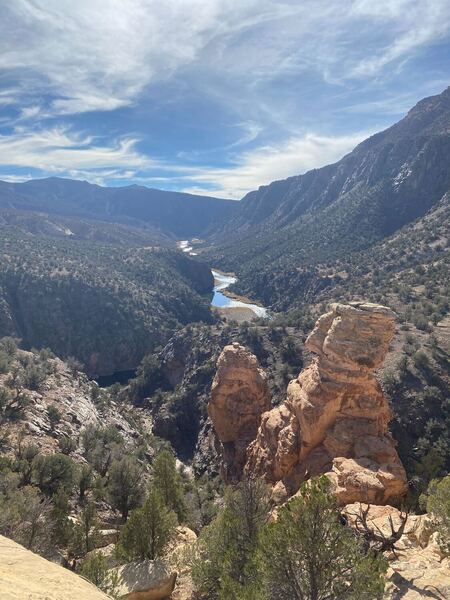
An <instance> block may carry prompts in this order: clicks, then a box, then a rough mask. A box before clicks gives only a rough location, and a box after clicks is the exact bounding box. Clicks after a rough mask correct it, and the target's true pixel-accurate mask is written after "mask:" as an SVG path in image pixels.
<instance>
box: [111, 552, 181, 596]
mask: <svg viewBox="0 0 450 600" xmlns="http://www.w3.org/2000/svg"><path fill="white" fill-rule="evenodd" d="M112 571H114V572H115V573H117V575H118V576H119V585H118V586H117V595H118V597H119V598H121V599H123V600H163V599H164V598H168V597H169V596H170V595H171V594H172V592H173V590H174V588H175V582H176V580H177V574H176V573H175V572H171V571H170V569H169V568H168V567H167V565H166V564H165V563H164V562H163V561H161V560H144V561H135V562H131V563H127V564H126V565H122V566H120V567H116V568H115V569H112Z"/></svg>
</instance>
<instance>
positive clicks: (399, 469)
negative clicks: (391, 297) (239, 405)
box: [246, 303, 406, 504]
mask: <svg viewBox="0 0 450 600" xmlns="http://www.w3.org/2000/svg"><path fill="white" fill-rule="evenodd" d="M394 331H395V315H394V313H393V312H392V311H391V310H390V309H388V308H386V307H384V306H380V305H375V304H365V303H352V304H349V305H343V304H333V305H332V307H331V311H330V312H328V313H327V314H325V315H322V317H320V318H319V320H318V321H317V323H316V326H315V328H314V330H313V331H312V333H311V334H310V336H309V337H308V339H307V340H306V347H307V348H308V349H309V350H311V351H312V352H313V353H314V354H316V357H315V359H314V360H313V362H312V363H311V364H310V365H309V366H308V367H307V368H306V369H305V370H303V371H302V372H301V373H300V375H299V377H298V378H297V379H295V380H293V381H291V382H290V383H289V386H288V390H287V399H286V401H285V402H284V403H282V404H281V405H280V406H278V407H276V408H274V409H272V410H271V411H269V412H267V413H265V414H264V415H263V416H262V419H261V424H260V427H259V429H258V434H257V436H256V439H255V441H254V442H253V443H252V444H251V446H250V447H249V449H248V453H247V454H248V461H247V465H246V470H247V472H248V473H250V474H252V475H257V476H262V477H264V478H265V479H266V480H267V481H269V482H271V483H272V484H273V485H274V486H275V487H274V497H275V498H276V499H278V500H279V501H282V500H284V499H286V498H287V497H288V496H290V495H291V494H293V493H295V491H296V490H297V489H298V487H299V485H300V483H301V482H302V481H304V480H305V479H307V478H308V477H310V476H314V475H318V474H320V473H327V474H328V476H329V477H330V479H331V480H332V482H333V484H334V487H335V490H336V493H337V495H338V497H339V499H340V500H341V501H342V503H343V504H346V503H349V502H355V501H357V500H361V501H367V502H371V503H374V504H386V503H387V502H389V501H392V500H395V499H398V498H399V497H401V496H403V495H404V494H405V492H406V475H405V471H404V469H403V466H402V464H401V462H400V459H399V457H398V455H397V452H396V450H395V444H394V441H393V440H392V438H391V436H390V434H389V432H388V423H389V420H390V418H391V413H390V409H389V406H388V403H387V400H386V399H385V397H384V396H383V393H382V390H381V388H380V385H379V383H378V381H377V380H376V378H375V374H374V370H375V369H377V368H378V367H380V366H381V364H382V362H383V360H384V357H385V354H386V352H387V350H388V347H389V343H390V341H391V340H392V338H393V336H394Z"/></svg>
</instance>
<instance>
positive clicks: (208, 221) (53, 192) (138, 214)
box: [0, 177, 236, 238]
mask: <svg viewBox="0 0 450 600" xmlns="http://www.w3.org/2000/svg"><path fill="white" fill-rule="evenodd" d="M235 206H236V204H235V203H234V202H232V201H229V200H222V199H218V198H211V197H208V196H195V195H192V194H184V193H181V192H170V191H164V190H156V189H151V188H147V187H143V186H136V185H132V186H127V187H117V188H107V187H101V186H99V185H93V184H90V183H88V182H87V181H76V180H72V179H61V178H58V177H50V178H47V179H36V180H31V181H27V182H25V183H7V182H4V181H0V208H13V209H18V210H27V211H30V210H31V211H35V212H36V211H38V212H44V213H49V214H57V215H65V216H77V217H83V218H87V219H100V220H103V221H112V222H118V223H126V224H131V225H137V226H140V227H146V226H151V227H152V228H154V229H157V230H160V231H161V232H162V233H163V234H166V235H172V236H175V237H176V238H186V237H194V236H201V235H203V234H204V233H205V232H206V231H207V230H208V229H210V228H211V227H212V226H213V225H214V224H215V223H217V222H222V221H224V220H227V219H228V217H229V215H230V214H231V213H232V212H233V210H234V209H235Z"/></svg>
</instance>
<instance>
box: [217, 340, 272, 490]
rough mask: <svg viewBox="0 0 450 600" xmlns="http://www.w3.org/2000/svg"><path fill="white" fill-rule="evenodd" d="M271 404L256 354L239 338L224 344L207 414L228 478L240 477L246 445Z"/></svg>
mask: <svg viewBox="0 0 450 600" xmlns="http://www.w3.org/2000/svg"><path fill="white" fill-rule="evenodd" d="M269 406H270V395H269V388H268V384H267V377H266V374H265V373H264V371H263V370H262V369H260V368H259V366H258V361H257V358H256V356H254V355H253V354H251V353H250V352H248V351H247V350H246V349H245V348H244V347H243V346H241V345H240V344H238V343H237V342H234V343H233V344H231V345H229V346H225V348H224V349H223V351H222V353H221V355H220V356H219V360H218V361H217V372H216V375H215V377H214V381H213V384H212V388H211V401H210V402H209V404H208V414H209V416H210V417H211V420H212V422H213V423H214V429H215V431H216V434H217V437H218V438H219V440H220V443H221V448H222V473H223V476H224V478H225V480H226V481H233V480H236V479H239V478H240V477H241V475H242V471H243V467H244V464H245V460H246V450H247V446H248V444H249V443H250V442H251V441H252V440H253V439H255V436H256V432H257V430H258V425H259V422H260V419H261V414H262V413H263V412H264V411H266V410H268V408H269Z"/></svg>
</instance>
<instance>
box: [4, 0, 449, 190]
mask: <svg viewBox="0 0 450 600" xmlns="http://www.w3.org/2000/svg"><path fill="white" fill-rule="evenodd" d="M0 10H1V15H2V17H1V20H0V179H3V180H6V181H12V182H15V181H24V180H27V179H30V178H38V177H47V176H59V177H71V178H74V179H83V180H87V181H90V182H92V183H97V184H100V185H112V186H117V185H130V184H138V185H145V186H148V187H155V188H161V189H170V190H180V191H186V192H192V193H200V194H207V195H212V196H217V197H224V198H234V199H239V198H241V197H242V196H244V194H245V193H247V192H248V191H250V190H253V189H257V188H258V187H259V186H261V185H265V184H268V183H270V182H271V181H273V180H276V179H283V178H285V177H288V176H290V175H298V174H300V173H304V172H305V171H308V170H310V169H312V168H316V167H320V166H323V165H325V164H328V163H331V162H335V161H336V160H338V159H339V158H341V157H342V156H343V155H345V154H346V153H348V152H349V151H351V150H352V149H353V148H354V146H355V145H356V144H358V143H359V142H360V141H362V140H363V139H365V138H366V137H368V136H369V135H371V134H372V133H375V132H376V131H379V130H381V129H384V128H386V127H388V126H389V125H391V124H392V123H394V122H396V121H398V120H399V119H400V118H401V117H402V116H403V115H404V114H405V113H406V112H407V111H408V110H409V109H410V108H411V107H412V106H413V105H414V104H415V103H416V102H417V101H418V100H420V99H421V98H423V97H426V96H430V95H433V94H437V93H440V92H441V91H443V90H444V89H445V88H446V87H448V86H449V85H450V1H449V0H370V1H369V0H326V1H325V0H279V1H276V0H0Z"/></svg>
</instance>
